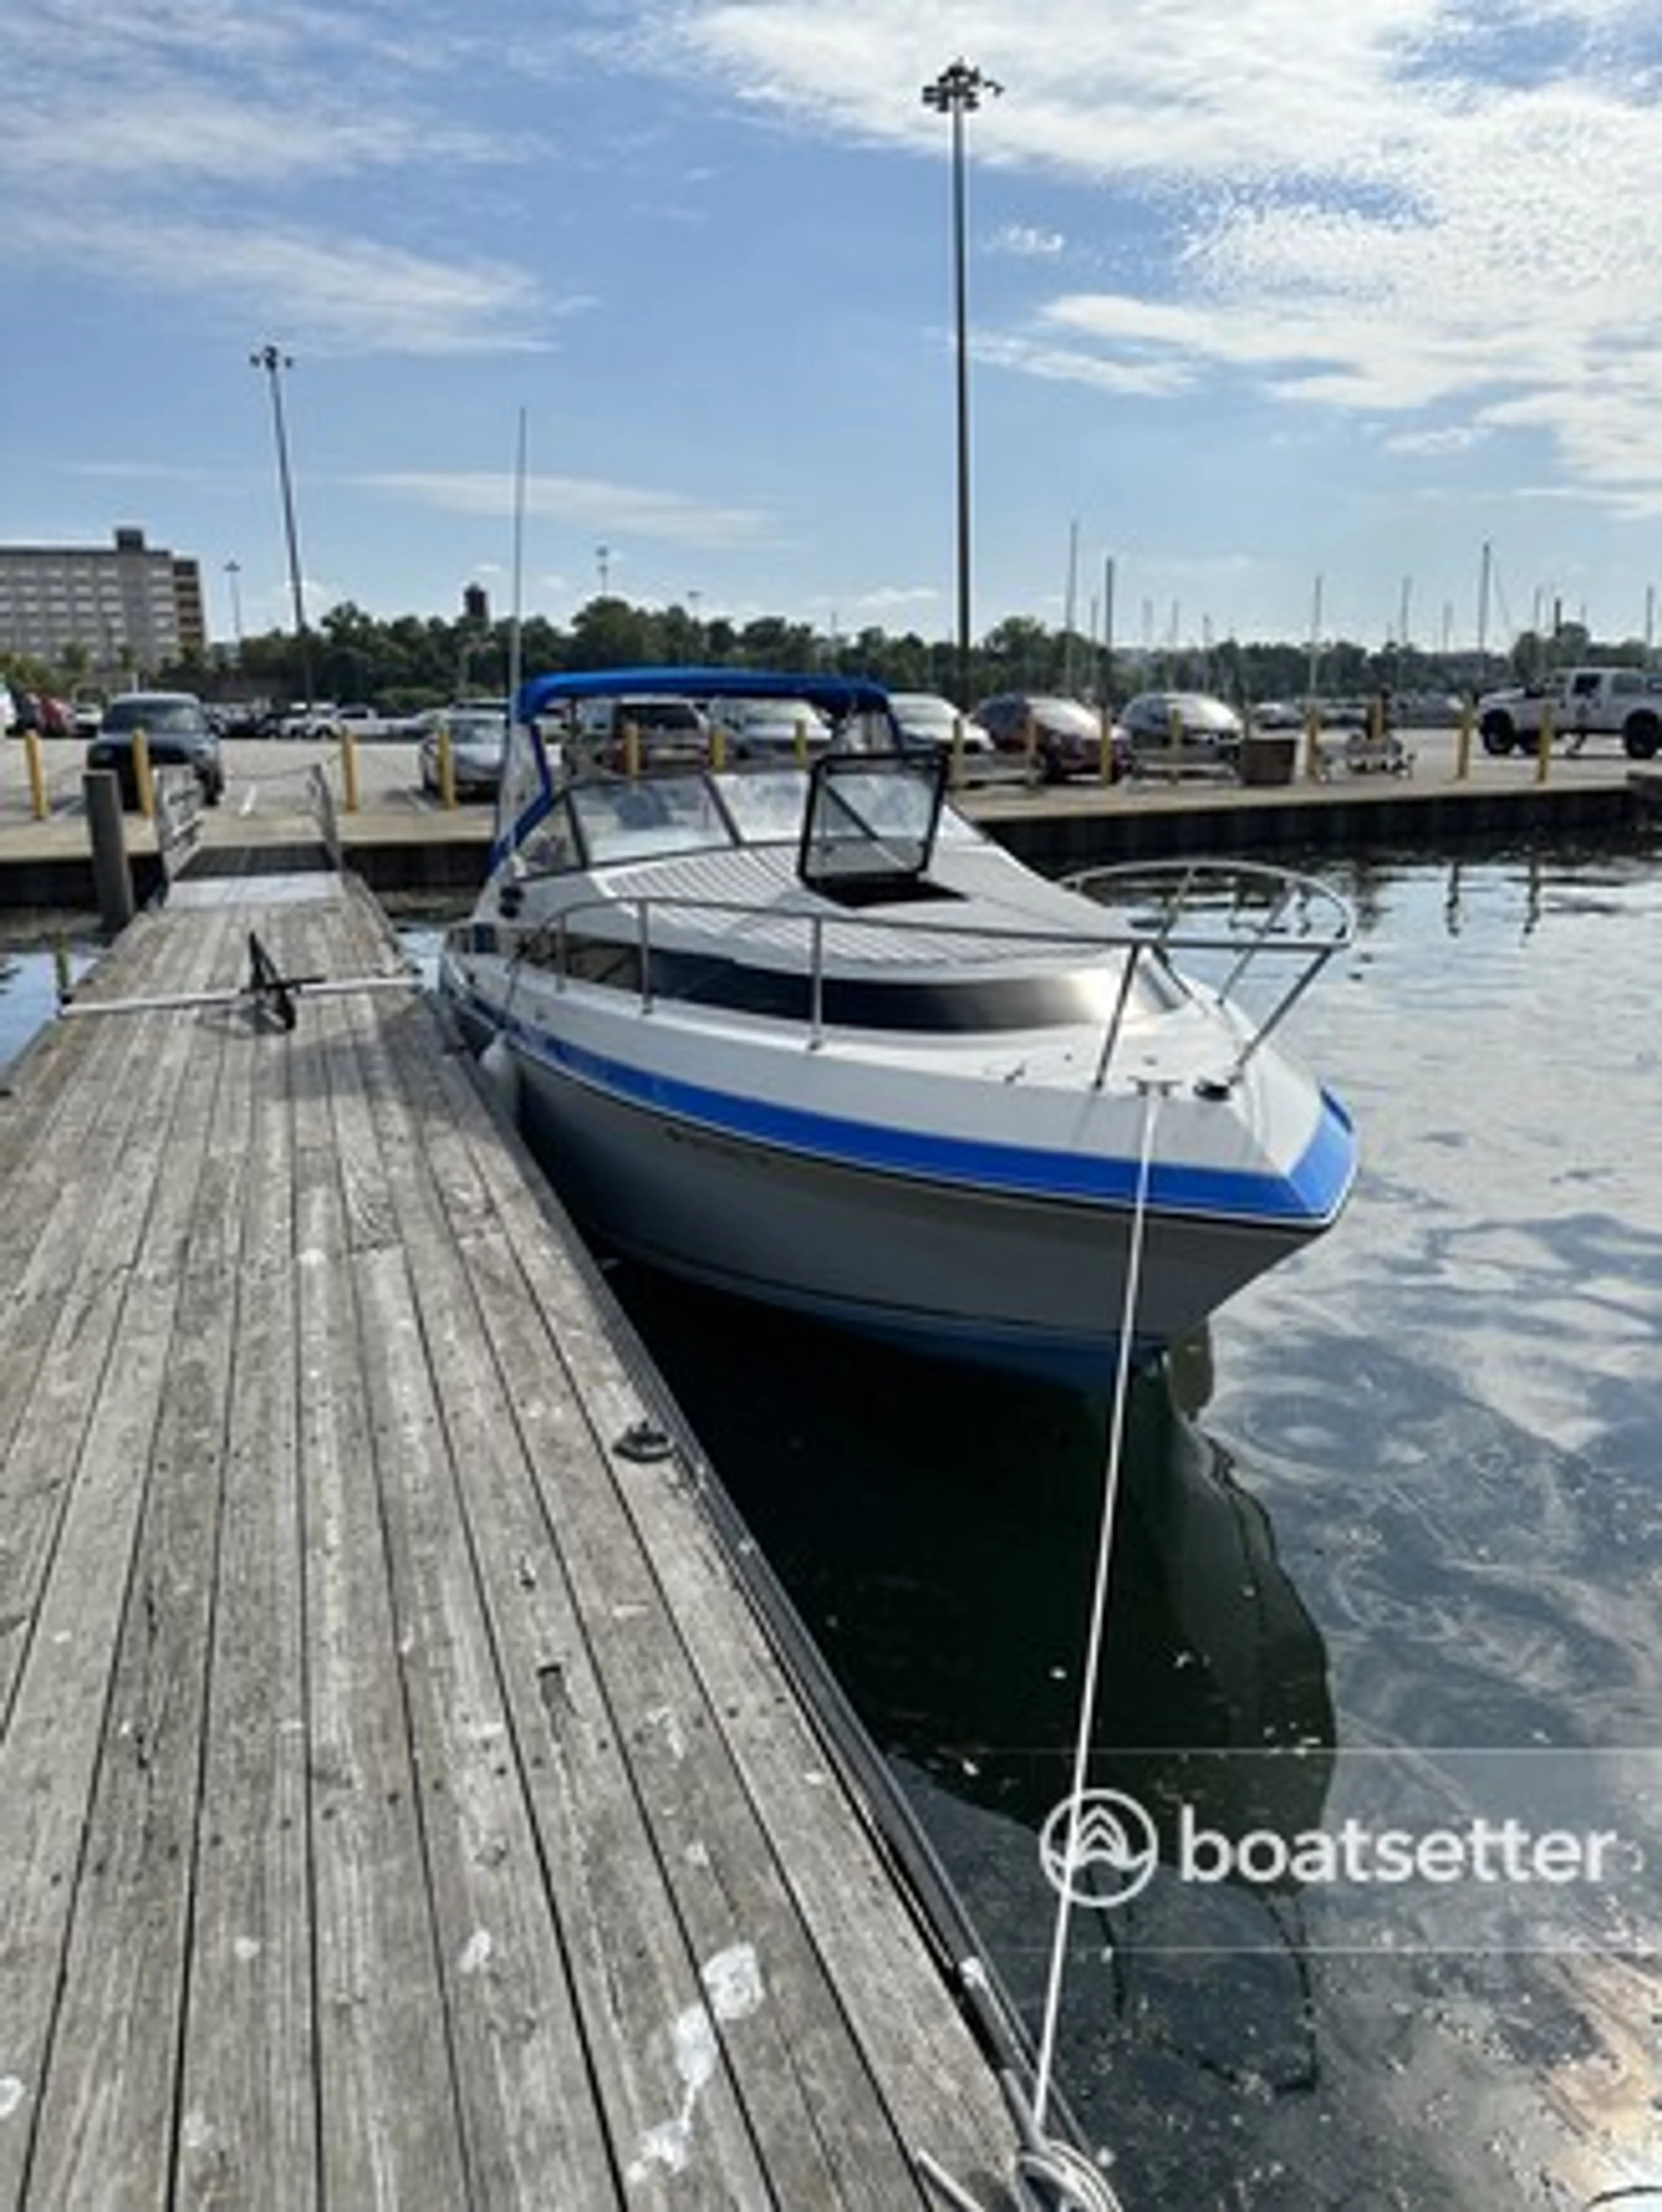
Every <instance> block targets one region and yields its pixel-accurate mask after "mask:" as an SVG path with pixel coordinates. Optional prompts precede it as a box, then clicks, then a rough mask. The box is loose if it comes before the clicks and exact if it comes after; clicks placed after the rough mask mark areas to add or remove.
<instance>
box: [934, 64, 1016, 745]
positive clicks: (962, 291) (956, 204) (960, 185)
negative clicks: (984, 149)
mask: <svg viewBox="0 0 1662 2212" xmlns="http://www.w3.org/2000/svg"><path fill="white" fill-rule="evenodd" d="M1003 89H1004V88H1003V86H1002V85H1001V84H995V83H994V82H993V80H992V78H991V77H989V76H983V75H982V73H981V71H980V70H978V69H971V67H970V66H969V64H967V63H966V62H965V61H964V60H962V59H961V58H960V59H959V60H958V61H955V62H953V64H951V66H950V67H949V68H947V69H944V70H941V74H940V76H938V77H937V78H936V79H935V81H934V83H933V84H926V85H925V86H924V88H923V105H924V106H926V107H933V108H934V109H935V110H937V112H939V113H941V114H942V115H950V116H951V118H952V119H953V307H954V313H955V316H956V323H957V329H956V346H955V356H956V365H957V391H958V689H959V702H958V703H959V706H960V707H962V708H964V710H965V713H967V712H968V711H969V707H970V343H969V317H968V305H967V298H966V293H967V286H966V283H965V261H964V118H965V115H966V114H971V113H973V112H974V111H975V110H976V109H977V107H979V106H980V105H981V95H982V94H983V93H990V94H993V95H994V96H996V95H997V94H1000V93H1001V92H1002V91H1003Z"/></svg>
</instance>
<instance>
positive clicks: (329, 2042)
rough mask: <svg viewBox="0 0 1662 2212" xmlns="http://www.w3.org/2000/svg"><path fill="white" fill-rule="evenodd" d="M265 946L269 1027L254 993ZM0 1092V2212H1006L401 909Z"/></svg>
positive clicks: (955, 2064)
mask: <svg viewBox="0 0 1662 2212" xmlns="http://www.w3.org/2000/svg"><path fill="white" fill-rule="evenodd" d="M251 931H253V932H256V933H258V934H259V938H260V939H261V941H262V943H263V944H264V945H265V946H267V947H268V948H269V950H270V951H271V955H272V957H273V958H274V960H275V962H276V964H277V967H278V968H279V969H281V970H282V971H283V973H285V974H287V975H301V976H320V977H327V978H333V979H336V980H338V981H345V980H351V981H356V980H357V979H366V978H374V979H377V981H376V982H375V983H374V984H369V983H366V984H365V987H362V988H357V987H354V988H352V989H350V990H342V991H340V992H338V993H337V994H328V993H326V992H324V991H323V990H321V989H316V990H309V989H308V990H303V991H302V992H301V994H300V997H299V1000H298V1005H297V1018H296V1020H295V1025H294V1027H293V1029H292V1030H285V1029H283V1027H282V1026H280V1024H278V1023H277V1020H276V1019H275V1018H272V1016H273V1012H275V1010H268V1011H267V1012H265V1015H264V1016H262V1015H261V1014H260V1013H259V1011H258V1010H257V1009H256V1008H255V1007H253V1006H251V1005H250V1004H248V1003H247V1002H246V1001H241V1002H239V1001H237V1000H235V999H234V996H233V997H231V998H229V999H228V1000H222V1001H221V1002H219V1003H214V1004H206V1005H198V1006H167V1005H166V1004H163V1005H160V1006H152V1007H151V1008H150V1009H149V1011H134V1010H129V1011H126V1012H105V1013H103V1014H101V1015H100V1014H96V1013H94V1012H92V1011H91V1008H92V1007H93V1006H94V1005H95V1004H96V1003H97V1002H98V1001H100V1000H105V1001H107V1000H113V999H119V1000H127V1001H131V1000H164V1001H165V1000H173V999H177V998H180V997H190V996H192V994H214V993H228V994H234V993H235V991H236V989H237V987H238V986H240V984H241V983H242V982H243V981H245V980H246V978H247V972H248V936H249V933H250V932H251ZM82 1007H83V1010H82V1011H81V1012H78V1014H77V1016H76V1018H71V1019H68V1020H65V1021H63V1022H60V1023H59V1024H58V1025H57V1026H56V1027H55V1028H54V1029H53V1030H52V1032H50V1034H49V1035H48V1036H46V1038H45V1039H43V1040H42V1042H41V1043H40V1045H39V1046H38V1047H37V1048H35V1050H34V1051H33V1054H31V1055H30V1056H29V1057H28V1059H27V1060H26V1062H25V1063H24V1065H23V1066H22V1067H21V1070H20V1071H18V1072H17V1073H16V1074H15V1078H14V1080H13V1084H12V1087H11V1090H10V1091H9V1093H8V1094H7V1095H6V1096H5V1097H3V1099H0V1255H3V1262H0V1285H3V1286H4V1331H3V1336H0V2205H3V2206H23V2205H27V2206H31V2207H38V2208H40V2212H66V2208H79V2207H82V2206H95V2207H109V2208H111V2209H112V2212H117V2208H119V2212H140V2208H149V2207H158V2206H163V2205H169V2206H171V2205H197V2206H208V2205H213V2206H219V2207H234V2208H237V2212H242V2208H253V2207H270V2208H271V2212H302V2208H306V2207H311V2206H333V2207H340V2208H345V2209H346V2212H362V2208H366V2207H372V2206H373V2207H389V2208H398V2212H412V2208H416V2209H417V2212H420V2208H428V2207H432V2208H435V2212H458V2208H463V2207H474V2206H479V2207H484V2206H491V2207H512V2208H522V2207H524V2208H531V2207H535V2208H545V2212H589V2208H594V2212H600V2208H612V2207H619V2206H625V2205H627V2206H629V2207H631V2208H635V2207H646V2208H682V2207H698V2208H709V2212H717V2208H719V2209H720V2212H734V2208H751V2207H758V2208H759V2207H778V2208H781V2212H822V2208H824V2212H830V2208H834V2207H844V2206H847V2207H856V2206H857V2207H862V2208H868V2212H901V2208H904V2207H906V2206H912V2207H915V2208H918V2212H922V2208H924V2207H928V2206H934V2207H937V2208H938V2207H939V2206H940V2204H941V2201H942V2200H941V2196H940V2195H939V2194H936V2193H934V2191H932V2188H931V2186H930V2185H928V2183H927V2182H926V2180H925V2179H923V2178H922V2174H921V2172H920V2168H919V2166H918V2163H917V2160H916V2153H917V2152H918V2151H919V2150H922V2151H923V2152H925V2153H927V2154H928V2155H929V2157H930V2158H932V2159H933V2160H934V2161H937V2162H938V2164H939V2166H940V2167H941V2168H942V2169H943V2170H944V2171H945V2172H947V2173H948V2174H950V2175H951V2176H952V2178H953V2181H954V2182H955V2183H956V2184H957V2185H958V2186H959V2189H960V2190H961V2191H963V2192H964V2197H965V2201H966V2202H973V2203H976V2204H977V2205H980V2206H983V2207H985V2208H988V2212H993V2208H996V2207H1003V2206H1008V2205H1009V2204H1010V2203H1012V2202H1013V2199H1012V2197H1011V2196H1010V2193H1009V2189H1010V2184H1009V2179H1008V2177H1009V2174H1010V2172H1011V2162H1012V2156H1013V2153H1014V2148H1015V2142H1016V2138H1015V2133H1014V2126H1013V2124H1012V2122H1011V2121H1010V2119H1009V2118H1008V2114H1007V2112H1006V2109H1005V2106H1004V2102H1003V2100H1002V2098H1001V2094H1000V2093H999V2089H998V2086H997V2082H996V2081H995V2075H994V2070H993V2066H992V2063H990V2061H989V2057H988V2056H987V2053H986V2050H985V2047H984V2042H983V2039H981V2038H978V2037H977V2035H976V2034H975V2033H972V2032H971V2027H970V2025H969V2023H968V2022H967V2021H966V2020H965V2016H964V2015H963V2014H962V2012H961V2011H960V2010H959V2007H958V2005H957V2003H956V2002H954V1999H953V1996H952V1994H951V1993H950V1992H949V1990H948V1987H947V1978H946V1975H945V1973H944V1972H943V1970H942V1966H941V1960H940V1959H939V1957H938V1956H937V1954H936V1947H935V1946H934V1943H933V1942H932V1940H931V1938H930V1936H929V1934H928V1931H927V1929H926V1928H925V1926H924V1924H923V1923H922V1919H921V1917H920V1916H918V1915H917V1914H916V1911H915V1910H914V1908H913V1906H912V1905H911V1904H910V1902H909V1900H908V1899H907V1898H906V1896H905V1894H904V1891H903V1889H902V1887H900V1886H899V1885H898V1882H897V1881H896V1879H895V1877H894V1874H893V1871H892V1865H891V1863H890V1861H889V1859H888V1857H887V1856H886V1853H885V1852H884V1850H882V1848H881V1847H880V1843H879V1841H878V1839H877V1838H876V1837H875V1835H874V1831H873V1828H872V1826H871V1825H870V1823H869V1821H868V1817H867V1808H865V1807H864V1806H863V1805H862V1802H861V1793H860V1791H859V1790H858V1788H857V1787H855V1784H854V1783H853V1782H852V1780H851V1778H850V1777H849V1772H848V1771H847V1769H846V1767H845V1765H843V1764H842V1763H841V1762H839V1760H838V1759H837V1757H836V1755H835V1753H834V1752H833V1750H832V1749H831V1746H830V1743H829V1741H828V1739H827V1738H826V1737H825V1735H824V1734H823V1733H822V1732H821V1730H820V1729H819V1726H818V1724H817V1721H816V1717H815V1715H814V1713H813V1711H812V1710H811V1708H810V1706H809V1705H808V1704H807V1702H806V1701H805V1700H804V1699H802V1698H801V1696H800V1695H799V1693H798V1692H797V1690H796V1689H795V1688H794V1686H793V1678H792V1676H791V1674H790V1673H789V1671H788V1668H786V1667H785V1666H784V1665H783V1664H782V1659H781V1655H780V1651H779V1649H778V1646H777V1644H776V1641H775V1640H774V1639H773V1638H771V1637H770V1634H769V1632H768V1629H767V1626H766V1623H765V1621H764V1618H763V1615H762V1613H760V1612H759V1611H758V1608H757V1607H756V1606H755V1605H754V1604H753V1603H752V1601H751V1599H750V1597H749V1595H748V1594H747V1592H746V1587H745V1585H744V1583H743V1581H742V1579H741V1577H740V1575H739V1573H738V1572H737V1571H736V1569H735V1565H734V1557H733V1554H732V1552H731V1550H730V1548H729V1547H728V1546H727V1545H725V1544H724V1542H723V1541H722V1540H721V1534H720V1531H719V1529H718V1528H717V1525H716V1522H715V1520H714V1519H713V1518H712V1516H711V1515H710V1513H709V1511H708V1510H706V1505H705V1504H704V1502H703V1498H701V1494H700V1492H701V1487H702V1485H703V1479H704V1478H703V1474H702V1472H701V1470H700V1468H699V1467H698V1464H697V1459H696V1455H689V1454H688V1453H687V1452H685V1450H681V1449H678V1450H673V1451H671V1452H670V1453H669V1454H668V1455H667V1456H666V1455H664V1445H665V1442H666V1438H665V1436H664V1428H665V1422H664V1409H663V1407H662V1406H661V1404H660V1403H659V1402H658V1401H656V1399H655V1397H654V1389H655V1387H656V1386H655V1384H654V1378H653V1376H652V1373H651V1370H650V1368H649V1366H648V1364H646V1363H645V1361H644V1359H643V1358H641V1357H640V1356H639V1355H638V1347H635V1346H632V1343H631V1341H630V1339H629V1338H628V1335H627V1332H626V1331H625V1330H624V1329H623V1328H622V1325H621V1323H619V1322H618V1320H617V1317H616V1316H615V1313H614V1312H613V1311H612V1309H611V1306H610V1302H609V1301H608V1300H607V1299H606V1295H605V1293H604V1291H603V1290H602V1289H601V1288H600V1286H599V1285H598V1282H597V1279H596V1278H595V1276H594V1273H593V1271H592V1269H591V1267H589V1265H588V1263H587V1261H586V1260H585V1259H584V1257H583V1255H582V1254H581V1248H579V1247H578V1246H577V1245H576V1243H575V1239H574V1238H573V1237H571V1235H570V1233H569V1231H568V1230H567V1228H566V1227H565V1225H564V1224H563V1220H562V1218H560V1217H559V1215H558V1214H557V1211H556V1210H555V1209H554V1208H553V1206H552V1201H551V1200H550V1199H549V1197H548V1194H547V1193H546V1191H545V1188H544V1187H543V1185H542V1184H541V1182H540V1181H539V1178H538V1177H537V1176H535V1174H534V1171H533V1170H529V1169H528V1166H527V1162H526V1160H525V1158H524V1157H523V1155H522V1154H521V1150H520V1148H519V1146H518V1144H517V1141H516V1140H515V1139H514V1138H513V1136H512V1135H511V1133H508V1132H507V1131H505V1130H504V1129H503V1128H502V1126H501V1124H500V1122H499V1121H498V1120H497V1118H496V1116H495V1115H493V1114H492V1113H491V1112H490V1109H489V1107H488V1105H487V1104H486V1103H485V1102H484V1099H483V1098H482V1097H481V1095H480V1093H479V1092H478V1090H477V1089H476V1087H475V1083H474V1079H473V1077H472V1073H471V1070H470V1069H469V1067H468V1066H466V1063H465V1062H464V1061H463V1060H461V1059H460V1057H459V1056H458V1055H457V1054H455V1053H454V1051H453V1050H451V1049H450V1048H448V1047H447V1042H446V1040H445V1036H444V1033H443V1031H442V1030H441V1025H440V1022H439V1018H438V1016H437V1014H436V1013H435V1010H434V1009H433V1008H432V1007H431V1006H429V1004H428V1003H427V1002H426V1001H425V1000H423V997H422V996H421V995H420V994H419V993H418V992H417V991H415V990H412V989H411V988H409V987H407V983H406V982H405V981H401V980H400V973H399V956H398V952H397V948H396V946H395V945H394V943H393V939H392V938H391V936H390V933H388V931H387V927H386V925H385V923H384V921H383V920H382V918H381V917H380V915H379V913H378V911H377V910H376V909H375V908H374V905H373V903H372V902H370V900H369V899H368V897H367V896H365V895H364V894H363V893H362V891H361V890H358V889H357V888H356V886H355V885H354V884H352V883H351V882H350V880H348V881H344V880H343V879H341V878H337V877H334V876H332V875H328V874H318V875H312V876H295V877H284V878H275V877H273V878H261V877H250V878H240V879H238V880H236V881H234V882H230V883H226V884H220V885H217V886H214V885H208V886H204V888H203V890H202V891H201V892H199V893H197V892H193V890H192V887H191V886H190V885H189V884H180V885H178V886H176V887H175V890H174V895H173V896H172V898H170V900H169V902H168V904H167V908H166V909H165V910H164V911H162V912H161V913H156V914H146V915H142V916H141V917H140V919H139V921H137V923H135V924H134V925H133V927H131V929H130V930H129V931H128V932H127V933H125V935H124V937H123V939H122V940H121V941H120V943H119V946H118V948H117V950H116V952H115V954H114V955H113V957H112V958H111V959H110V960H108V961H107V962H106V963H103V965H102V966H101V967H100V971H99V974H98V976H97V978H96V979H95V981H94V987H92V988H91V989H90V990H89V991H88V993H87V994H85V999H84V1000H83V1001H82Z"/></svg>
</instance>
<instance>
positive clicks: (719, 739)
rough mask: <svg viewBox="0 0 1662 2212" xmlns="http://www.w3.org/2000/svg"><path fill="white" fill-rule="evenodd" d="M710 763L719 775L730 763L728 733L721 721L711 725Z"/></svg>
mask: <svg viewBox="0 0 1662 2212" xmlns="http://www.w3.org/2000/svg"><path fill="white" fill-rule="evenodd" d="M709 764H710V766H711V768H713V769H715V773H716V775H720V774H721V770H722V769H724V768H725V767H726V766H727V764H728V733H727V732H726V731H725V730H724V729H723V728H722V726H721V724H720V723H719V722H715V723H713V724H712V725H711V727H710V732H709Z"/></svg>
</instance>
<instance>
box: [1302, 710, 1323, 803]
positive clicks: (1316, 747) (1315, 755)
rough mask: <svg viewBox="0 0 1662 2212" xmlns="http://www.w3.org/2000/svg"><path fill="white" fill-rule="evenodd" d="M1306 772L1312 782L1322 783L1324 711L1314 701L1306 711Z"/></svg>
mask: <svg viewBox="0 0 1662 2212" xmlns="http://www.w3.org/2000/svg"><path fill="white" fill-rule="evenodd" d="M1304 772H1305V775H1306V778H1307V779H1308V781H1310V782H1312V783H1318V782H1319V781H1321V773H1322V710H1321V708H1319V707H1318V706H1317V704H1316V703H1315V702H1314V701H1313V700H1312V702H1311V703H1310V704H1309V705H1308V706H1307V707H1306V708H1305V710H1304Z"/></svg>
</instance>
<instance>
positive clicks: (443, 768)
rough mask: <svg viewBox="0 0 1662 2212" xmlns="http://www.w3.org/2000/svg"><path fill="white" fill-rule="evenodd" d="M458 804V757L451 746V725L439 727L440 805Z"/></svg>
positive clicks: (443, 723) (445, 723) (444, 723)
mask: <svg viewBox="0 0 1662 2212" xmlns="http://www.w3.org/2000/svg"><path fill="white" fill-rule="evenodd" d="M455 803H456V756H455V754H454V751H453V750H451V745H450V725H449V723H448V722H441V723H440V725H439V804H440V805H441V806H450V807H454V805H455Z"/></svg>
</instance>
